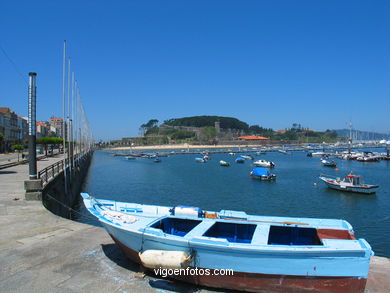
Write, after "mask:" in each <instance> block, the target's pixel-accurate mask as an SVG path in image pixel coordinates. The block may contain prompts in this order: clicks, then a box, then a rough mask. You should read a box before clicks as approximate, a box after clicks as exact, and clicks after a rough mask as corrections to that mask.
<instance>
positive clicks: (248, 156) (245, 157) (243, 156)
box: [241, 155, 253, 160]
mask: <svg viewBox="0 0 390 293" xmlns="http://www.w3.org/2000/svg"><path fill="white" fill-rule="evenodd" d="M241 158H243V159H244V160H253V157H252V156H251V155H241Z"/></svg>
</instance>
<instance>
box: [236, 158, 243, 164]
mask: <svg viewBox="0 0 390 293" xmlns="http://www.w3.org/2000/svg"><path fill="white" fill-rule="evenodd" d="M244 162H245V159H244V158H242V157H237V158H236V163H239V164H244Z"/></svg>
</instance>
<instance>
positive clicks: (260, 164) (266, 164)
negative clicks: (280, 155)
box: [253, 160, 275, 168]
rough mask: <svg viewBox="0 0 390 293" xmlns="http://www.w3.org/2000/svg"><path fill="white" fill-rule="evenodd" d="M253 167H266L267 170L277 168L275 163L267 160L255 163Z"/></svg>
mask: <svg viewBox="0 0 390 293" xmlns="http://www.w3.org/2000/svg"><path fill="white" fill-rule="evenodd" d="M253 165H255V166H256V167H266V168H273V167H275V163H274V162H271V161H266V160H257V161H254V162H253Z"/></svg>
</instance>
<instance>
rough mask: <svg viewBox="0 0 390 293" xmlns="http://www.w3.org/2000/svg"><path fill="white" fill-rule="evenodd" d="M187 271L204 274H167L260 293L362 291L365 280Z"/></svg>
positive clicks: (131, 256)
mask: <svg viewBox="0 0 390 293" xmlns="http://www.w3.org/2000/svg"><path fill="white" fill-rule="evenodd" d="M110 236H111V238H112V239H113V240H114V242H115V243H116V244H117V245H118V246H119V247H120V248H121V250H122V251H123V252H124V254H125V255H126V256H127V257H128V258H129V259H130V260H132V261H133V262H136V263H138V264H142V263H141V260H140V257H139V254H138V252H137V251H135V250H133V249H131V248H129V247H127V246H126V245H125V244H123V243H122V242H121V241H119V240H118V239H116V238H115V237H114V236H113V235H111V234H110ZM187 271H190V272H191V271H192V272H200V271H203V272H207V274H206V273H205V274H203V275H201V274H200V273H198V274H193V275H189V274H188V275H184V274H183V275H177V276H174V275H173V276H170V277H171V278H172V279H177V280H180V281H184V282H188V283H192V284H195V285H200V286H206V287H213V288H220V289H229V290H239V291H246V292H264V293H290V292H291V293H298V292H315V293H325V292H327V293H360V292H361V293H363V292H364V289H365V286H366V282H367V279H366V278H358V277H313V276H291V275H278V274H259V273H247V272H237V271H234V273H233V275H220V271H219V270H218V271H217V272H216V270H215V269H209V268H203V267H189V268H188V269H187ZM152 272H153V273H155V274H156V271H154V270H152ZM157 276H158V277H161V276H159V275H157Z"/></svg>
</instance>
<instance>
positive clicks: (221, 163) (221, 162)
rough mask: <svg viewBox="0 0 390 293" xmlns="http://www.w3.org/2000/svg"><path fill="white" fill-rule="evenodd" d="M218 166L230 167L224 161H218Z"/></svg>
mask: <svg viewBox="0 0 390 293" xmlns="http://www.w3.org/2000/svg"><path fill="white" fill-rule="evenodd" d="M219 164H220V165H221V166H223V167H229V166H230V164H229V163H228V162H226V161H224V160H220V161H219Z"/></svg>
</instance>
